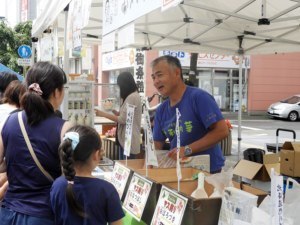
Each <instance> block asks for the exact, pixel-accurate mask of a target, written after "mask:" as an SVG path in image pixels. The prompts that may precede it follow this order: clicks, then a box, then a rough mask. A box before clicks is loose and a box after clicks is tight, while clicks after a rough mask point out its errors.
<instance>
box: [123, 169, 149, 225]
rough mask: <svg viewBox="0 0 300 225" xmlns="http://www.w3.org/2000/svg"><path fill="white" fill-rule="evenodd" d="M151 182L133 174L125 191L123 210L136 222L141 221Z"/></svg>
mask: <svg viewBox="0 0 300 225" xmlns="http://www.w3.org/2000/svg"><path fill="white" fill-rule="evenodd" d="M151 187H152V182H151V181H149V180H147V179H145V178H143V177H141V176H140V175H138V174H136V173H134V174H133V176H132V179H131V182H130V185H129V188H128V191H127V195H126V198H125V200H124V203H123V208H124V209H125V210H126V211H127V212H128V213H129V214H131V215H132V216H133V217H134V218H135V219H137V220H138V221H140V220H141V218H142V215H143V212H144V208H145V206H146V203H147V200H148V197H149V194H150V191H151Z"/></svg>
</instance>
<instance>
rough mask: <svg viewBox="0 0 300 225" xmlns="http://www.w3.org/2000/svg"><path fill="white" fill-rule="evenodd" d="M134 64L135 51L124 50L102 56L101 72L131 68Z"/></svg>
mask: <svg viewBox="0 0 300 225" xmlns="http://www.w3.org/2000/svg"><path fill="white" fill-rule="evenodd" d="M134 62H135V49H133V48H126V49H122V50H119V51H114V52H110V53H106V54H103V55H102V70H103V71H107V70H116V69H122V68H128V67H133V66H134Z"/></svg>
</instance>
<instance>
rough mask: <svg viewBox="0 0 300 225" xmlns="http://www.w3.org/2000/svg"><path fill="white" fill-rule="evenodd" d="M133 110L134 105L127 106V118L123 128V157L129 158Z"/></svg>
mask: <svg viewBox="0 0 300 225" xmlns="http://www.w3.org/2000/svg"><path fill="white" fill-rule="evenodd" d="M134 108H135V106H134V105H130V104H127V117H126V128H125V146H124V155H126V156H130V148H131V139H132V124H133V117H134Z"/></svg>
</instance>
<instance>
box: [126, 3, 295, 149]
mask: <svg viewBox="0 0 300 225" xmlns="http://www.w3.org/2000/svg"><path fill="white" fill-rule="evenodd" d="M134 24H135V43H134V44H132V45H130V47H135V48H142V49H145V50H147V49H174V50H185V51H187V52H195V53H197V52H198V53H219V54H232V55H239V62H240V64H239V113H238V153H239V154H240V149H241V140H242V138H241V121H242V61H243V56H244V55H252V54H267V53H275V54H276V53H282V52H297V51H300V0H229V1H223V0H201V1H199V0H185V1H182V3H181V4H179V5H178V6H176V7H173V8H171V9H168V10H167V11H164V12H162V11H161V10H160V9H156V10H154V11H152V12H151V13H148V14H147V15H145V16H143V17H140V18H138V19H137V20H135V21H134Z"/></svg>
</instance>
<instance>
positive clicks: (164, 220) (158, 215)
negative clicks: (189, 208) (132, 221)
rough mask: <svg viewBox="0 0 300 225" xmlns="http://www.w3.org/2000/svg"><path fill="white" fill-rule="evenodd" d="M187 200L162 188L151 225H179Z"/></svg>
mask: <svg viewBox="0 0 300 225" xmlns="http://www.w3.org/2000/svg"><path fill="white" fill-rule="evenodd" d="M187 202H188V199H187V198H185V197H183V196H181V195H179V194H178V193H176V192H174V191H172V190H170V189H168V188H167V187H165V186H162V188H161V191H160V195H159V199H158V203H157V205H156V208H155V212H154V216H153V218H152V221H151V225H161V224H164V225H177V224H178V225H180V224H181V221H182V218H183V214H184V211H185V207H186V205H187Z"/></svg>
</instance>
